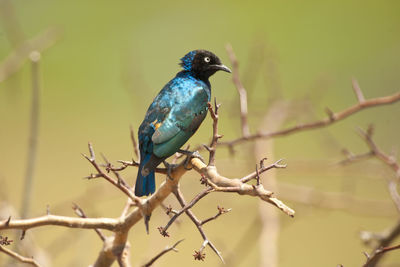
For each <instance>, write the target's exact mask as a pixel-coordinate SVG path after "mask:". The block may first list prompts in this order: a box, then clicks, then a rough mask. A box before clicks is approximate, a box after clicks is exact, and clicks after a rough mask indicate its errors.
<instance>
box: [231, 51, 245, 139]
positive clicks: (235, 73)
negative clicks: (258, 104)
mask: <svg viewBox="0 0 400 267" xmlns="http://www.w3.org/2000/svg"><path fill="white" fill-rule="evenodd" d="M225 49H226V52H227V53H228V56H229V60H230V61H231V64H232V81H233V84H234V85H235V87H236V89H237V91H238V93H239V102H240V120H241V123H242V127H241V129H242V136H243V137H244V138H246V137H248V136H250V128H249V124H248V120H247V112H248V111H247V92H246V89H245V88H244V86H243V84H242V82H241V80H240V75H239V62H238V60H237V58H236V55H235V52H233V48H232V46H231V44H229V43H228V44H227V45H226V46H225Z"/></svg>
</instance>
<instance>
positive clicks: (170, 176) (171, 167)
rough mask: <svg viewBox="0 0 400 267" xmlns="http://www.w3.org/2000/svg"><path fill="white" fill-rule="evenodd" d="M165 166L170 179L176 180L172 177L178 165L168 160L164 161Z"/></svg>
mask: <svg viewBox="0 0 400 267" xmlns="http://www.w3.org/2000/svg"><path fill="white" fill-rule="evenodd" d="M163 163H164V166H165V168H167V177H168V178H169V179H170V180H174V178H172V175H171V174H172V170H173V169H174V168H175V167H176V166H177V165H176V164H169V163H168V162H167V161H165V160H164V161H163Z"/></svg>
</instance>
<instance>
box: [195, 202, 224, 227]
mask: <svg viewBox="0 0 400 267" xmlns="http://www.w3.org/2000/svg"><path fill="white" fill-rule="evenodd" d="M217 209H218V213H217V214H216V215H214V216H212V217H210V218H208V219H205V220H203V221H201V222H200V225H204V224H206V223H208V222H210V221H213V220H215V219H217V218H218V217H219V216H221V215H222V214H225V213H228V212H230V211H231V210H232V209H225V208H224V207H220V206H218V207H217Z"/></svg>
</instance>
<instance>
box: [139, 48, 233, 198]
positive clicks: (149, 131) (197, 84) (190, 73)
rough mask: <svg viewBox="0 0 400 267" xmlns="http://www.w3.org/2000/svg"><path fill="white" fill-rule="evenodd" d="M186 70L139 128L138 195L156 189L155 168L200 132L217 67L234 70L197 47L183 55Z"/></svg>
mask: <svg viewBox="0 0 400 267" xmlns="http://www.w3.org/2000/svg"><path fill="white" fill-rule="evenodd" d="M179 65H180V66H181V67H182V70H181V71H179V72H178V73H177V74H176V76H175V77H174V78H173V79H172V80H170V81H169V82H168V83H167V84H166V85H165V86H164V87H163V88H162V89H161V91H160V92H159V93H158V95H157V96H156V97H155V98H154V100H153V102H152V103H151V105H150V106H149V108H148V110H147V112H146V115H145V117H144V120H143V122H142V123H141V125H140V127H139V130H138V139H139V150H140V164H139V168H138V173H137V178H136V184H135V195H136V196H138V197H140V196H148V195H151V194H153V193H154V192H155V189H156V185H155V174H154V172H155V168H156V167H157V166H158V165H159V164H160V163H161V162H165V160H166V159H167V158H168V157H170V156H172V155H173V154H175V153H176V152H178V151H179V152H182V150H180V148H181V147H182V146H183V145H184V144H185V143H186V142H187V141H188V140H189V138H190V137H191V136H192V135H193V134H194V133H195V132H196V130H197V129H198V128H199V126H200V124H201V123H202V122H203V120H204V119H205V117H206V115H207V103H208V102H209V101H210V99H211V84H210V81H209V78H210V76H212V75H213V74H214V73H216V72H217V71H225V72H228V73H231V70H230V69H229V68H228V67H227V66H225V65H224V64H222V63H221V60H220V59H219V58H218V57H217V56H216V55H215V54H214V53H212V52H210V51H207V50H193V51H191V52H189V53H187V54H186V55H185V56H184V57H182V58H181V59H180V63H179Z"/></svg>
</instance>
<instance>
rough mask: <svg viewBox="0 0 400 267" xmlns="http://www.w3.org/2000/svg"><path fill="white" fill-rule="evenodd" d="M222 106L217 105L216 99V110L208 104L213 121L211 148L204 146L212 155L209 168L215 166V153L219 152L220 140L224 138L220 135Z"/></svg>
mask: <svg viewBox="0 0 400 267" xmlns="http://www.w3.org/2000/svg"><path fill="white" fill-rule="evenodd" d="M220 106H221V105H220V104H217V100H216V99H215V98H214V109H213V107H212V105H211V103H210V102H208V103H207V107H208V110H209V112H210V116H211V118H212V120H213V137H212V140H211V144H210V146H209V147H208V146H204V147H205V148H206V149H207V150H208V152H209V153H210V156H209V160H208V166H215V153H216V150H217V144H218V139H220V138H222V135H219V134H218V109H219V107H220Z"/></svg>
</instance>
